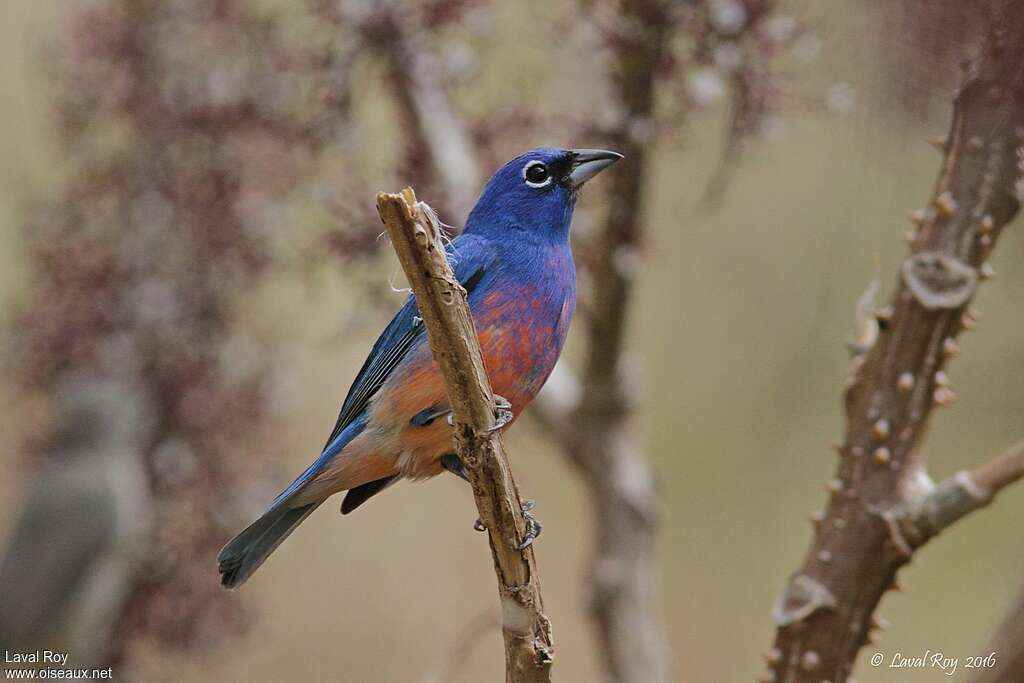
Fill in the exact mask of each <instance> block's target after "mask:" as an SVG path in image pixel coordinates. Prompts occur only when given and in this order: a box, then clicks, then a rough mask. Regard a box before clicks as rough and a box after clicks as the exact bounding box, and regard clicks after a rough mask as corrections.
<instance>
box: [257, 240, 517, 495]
mask: <svg viewBox="0 0 1024 683" xmlns="http://www.w3.org/2000/svg"><path fill="white" fill-rule="evenodd" d="M446 252H447V254H448V260H449V262H450V263H451V264H452V270H453V271H454V273H455V277H456V279H457V280H458V281H459V283H460V284H462V286H463V287H464V288H465V289H466V291H467V292H472V291H473V288H474V287H476V286H477V285H478V284H479V283H480V281H481V280H482V279H483V277H484V275H485V274H486V273H487V271H488V269H490V268H492V267H493V266H494V264H495V263H496V261H497V255H496V254H495V252H494V249H493V247H492V246H491V245H490V243H489V242H488V241H487V240H485V239H483V238H481V237H479V236H477V235H461V236H459V237H457V238H456V239H455V240H453V241H452V243H451V244H450V245H449V246H448V248H447V249H446ZM425 334H426V328H425V327H424V325H423V320H422V319H420V317H419V308H418V307H417V306H416V301H415V299H413V297H412V296H410V297H409V298H408V299H406V301H405V304H404V305H403V306H402V308H401V309H400V310H399V311H398V313H396V314H395V317H394V318H392V319H391V322H390V323H388V326H387V327H386V328H385V329H384V332H382V333H381V335H380V337H379V338H378V339H377V342H376V343H375V344H374V345H373V349H372V350H371V351H370V355H369V357H367V359H366V361H365V362H364V363H363V367H362V368H361V369H360V370H359V374H357V375H356V379H355V381H354V382H353V383H352V386H351V388H349V390H348V395H347V396H346V397H345V401H344V403H342V405H341V411H340V412H339V414H338V420H337V422H336V423H335V425H334V429H333V430H332V431H331V435H330V436H329V437H328V439H327V443H326V444H324V449H323V451H322V452H321V454H320V457H319V458H317V459H316V461H315V462H314V463H313V464H312V465H310V466H309V467H308V468H307V469H306V471H305V472H303V473H302V474H301V475H299V477H298V478H297V479H296V480H295V481H294V482H292V484H291V485H290V486H289V487H288V488H287V489H285V490H284V491H282V492H281V495H279V496H278V497H277V499H275V501H274V505H276V504H278V503H280V502H282V501H284V500H286V499H287V498H290V497H291V496H292V494H294V493H295V492H296V491H298V490H299V489H300V488H301V487H302V486H303V485H304V484H305V483H306V482H308V481H309V480H310V479H312V478H313V477H315V476H316V475H317V473H318V472H320V470H322V469H323V467H324V466H325V465H326V464H327V463H328V462H330V460H331V459H332V458H334V456H336V455H337V454H338V453H339V452H341V449H342V448H344V447H345V444H347V443H348V442H349V441H351V440H352V439H353V438H355V436H356V435H358V434H359V433H360V432H361V431H362V430H363V427H365V425H366V415H365V411H366V407H367V405H369V403H370V399H372V398H373V396H374V394H376V393H377V391H378V390H379V389H380V388H381V386H383V384H384V382H385V381H386V380H387V378H388V377H389V376H390V375H391V373H392V372H393V371H394V369H395V368H396V367H398V365H399V364H400V363H401V362H402V359H404V358H405V356H406V355H407V354H408V353H409V350H410V349H411V348H412V347H413V346H415V345H416V343H417V342H418V341H419V340H420V339H422V338H423V337H424V335H425Z"/></svg>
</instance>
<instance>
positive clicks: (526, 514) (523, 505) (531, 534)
mask: <svg viewBox="0 0 1024 683" xmlns="http://www.w3.org/2000/svg"><path fill="white" fill-rule="evenodd" d="M519 506H520V509H521V510H522V511H523V519H524V520H525V521H526V533H525V534H524V535H523V541H522V543H520V544H519V545H517V546H515V548H516V550H518V551H519V552H522V551H523V550H526V549H527V548H529V547H530V546H531V545H533V542H534V541H536V540H537V537H538V536H540V532H541V531H542V530H543V529H544V525H542V524H541V523H540V522H539V521H538V520H537V518H536V517H534V516H533V515H532V514H530V511H531V510H533V509H534V508H535V507H537V503H536V502H535V501H532V500H530V499H529V498H524V499H522V500H520V501H519ZM473 528H474V529H476V530H477V531H487V527H486V526H484V523H483V522H481V521H480V520H479V519H477V520H476V521H475V522H473Z"/></svg>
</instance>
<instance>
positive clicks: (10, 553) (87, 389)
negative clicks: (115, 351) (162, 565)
mask: <svg viewBox="0 0 1024 683" xmlns="http://www.w3.org/2000/svg"><path fill="white" fill-rule="evenodd" d="M142 397H143V394H142V392H141V391H140V390H139V387H138V386H137V385H136V383H135V382H133V381H132V380H130V379H128V378H124V377H113V376H104V375H98V374H94V373H74V374H73V376H71V377H69V378H66V379H65V380H63V381H62V382H60V383H59V386H58V387H57V389H56V391H55V398H56V401H55V402H56V404H57V416H58V425H57V430H56V433H55V435H54V438H53V440H52V444H51V447H50V448H49V449H48V452H47V454H46V459H45V461H44V464H43V465H42V466H41V468H40V470H39V473H38V476H36V478H35V480H34V481H33V482H32V483H31V484H29V485H28V486H27V487H26V488H27V491H26V496H25V501H24V503H23V505H22V506H21V510H20V513H19V514H18V520H17V522H16V523H15V525H14V527H13V529H12V531H11V534H10V536H9V538H8V540H7V543H6V547H5V549H4V552H3V554H2V556H0V595H2V596H4V597H3V602H4V606H3V609H2V610H0V642H2V643H4V644H5V645H6V646H8V647H10V648H11V650H12V651H13V650H21V651H26V652H30V651H35V650H36V649H38V648H41V647H44V646H46V647H53V646H54V643H57V644H60V643H63V644H64V645H65V646H67V648H68V649H69V650H70V651H72V652H74V653H76V655H75V656H80V658H81V659H82V661H81V662H79V663H80V664H82V665H83V666H97V665H99V664H100V663H101V661H102V660H103V658H104V657H105V654H104V653H105V643H106V642H107V639H108V638H109V636H110V633H111V629H113V628H114V626H115V623H116V620H117V618H118V617H119V616H120V613H121V611H122V609H123V605H124V601H125V600H126V599H127V596H128V593H129V591H130V587H131V585H132V581H133V580H134V579H135V577H136V576H137V573H138V571H139V568H140V567H141V566H142V565H143V563H144V560H145V554H146V544H147V542H148V538H149V534H150V531H151V528H152V519H153V513H152V502H151V500H150V495H149V487H148V484H147V479H146V474H145V470H144V467H143V460H142V456H143V453H144V447H145V443H146V441H147V439H148V438H149V435H150V434H151V433H152V430H153V425H154V424H155V421H154V419H153V415H151V414H150V413H149V412H147V411H146V409H145V408H144V407H143V400H142Z"/></svg>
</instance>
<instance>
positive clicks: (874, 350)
mask: <svg viewBox="0 0 1024 683" xmlns="http://www.w3.org/2000/svg"><path fill="white" fill-rule="evenodd" d="M1022 143H1024V7H1021V6H1020V5H1019V3H1006V4H1005V5H1004V9H1003V12H1002V17H1001V20H1000V21H999V22H998V23H997V24H996V27H995V28H994V29H993V30H992V31H991V32H990V34H989V35H988V37H987V39H986V44H985V47H984V50H983V51H982V53H981V54H980V56H979V57H978V58H977V59H976V60H974V62H973V63H972V64H971V65H970V66H969V67H968V70H967V74H966V79H965V82H964V85H963V86H962V88H961V89H960V92H959V93H958V94H957V96H956V99H955V101H954V111H953V121H952V125H951V128H950V132H949V135H948V138H947V140H946V143H945V159H944V162H943V164H942V168H941V170H940V172H939V176H938V181H937V183H936V186H935V189H934V193H933V197H932V200H931V201H930V203H929V205H928V207H927V208H925V209H922V210H921V211H917V212H915V213H914V215H913V220H914V222H915V224H916V229H915V230H914V231H912V232H911V233H910V234H909V235H908V237H909V240H910V244H911V250H910V255H909V256H908V257H907V259H906V260H905V261H904V263H903V266H902V268H901V271H900V278H899V284H898V286H897V290H896V293H895V295H894V298H893V300H892V302H891V305H890V306H887V307H886V308H885V309H883V310H882V312H881V314H880V316H879V331H878V334H877V339H875V340H874V341H873V344H871V345H870V346H869V348H867V349H866V350H865V351H864V352H863V353H861V354H860V355H857V356H855V357H854V359H853V361H852V362H851V371H850V379H849V381H848V385H847V390H846V394H845V408H846V416H847V429H846V436H845V439H844V441H843V444H842V445H841V446H840V448H839V451H840V463H839V468H838V473H837V476H836V478H835V479H833V480H831V481H830V482H828V485H827V488H828V490H829V492H830V494H831V495H830V499H829V503H828V506H827V509H826V511H825V512H824V513H823V514H821V515H818V516H817V518H816V521H817V524H818V526H817V530H816V534H815V537H814V540H813V542H812V544H811V548H810V551H809V552H808V555H807V557H806V559H805V561H804V563H803V565H802V566H801V567H800V569H798V570H797V572H796V573H795V574H794V575H793V576H792V577H791V578H790V580H789V582H788V584H787V586H786V587H785V589H784V590H783V591H782V594H781V595H780V597H779V600H778V602H777V604H776V606H775V609H774V610H773V618H774V620H775V622H776V625H777V627H778V630H777V633H776V638H775V643H774V647H773V648H772V650H771V651H770V652H769V653H768V655H767V657H766V658H767V661H768V669H767V670H766V671H765V672H764V673H763V674H762V676H761V679H762V680H764V681H786V682H787V683H798V682H799V683H821V682H822V681H832V682H834V683H839V682H841V681H845V680H846V679H847V677H848V676H849V675H850V672H851V670H852V668H853V664H854V660H855V658H856V656H857V653H858V652H859V650H860V649H861V647H862V646H863V645H864V644H865V643H867V642H868V641H869V638H871V637H873V636H872V633H871V631H872V628H873V627H877V623H875V622H874V620H873V615H874V613H875V608H876V607H877V605H878V603H879V601H880V600H881V598H882V596H883V595H884V594H885V592H886V591H888V590H890V589H891V588H892V587H893V585H894V581H895V577H896V572H897V570H898V569H899V568H900V567H902V566H903V565H905V564H906V563H907V562H909V560H910V557H911V555H912V554H913V552H914V550H916V548H918V547H920V546H921V545H922V544H923V543H925V542H926V541H927V540H929V539H930V538H932V537H933V536H934V535H935V534H936V533H938V532H939V531H940V530H942V529H943V528H945V527H946V526H948V525H949V524H952V523H953V522H954V521H956V520H957V519H959V518H960V517H962V516H963V515H965V514H967V513H969V512H971V511H972V510H974V509H977V508H978V507H981V506H982V505H984V504H985V503H987V502H988V500H989V499H990V498H991V495H993V494H994V493H995V492H996V491H997V490H998V489H999V488H1001V487H1002V486H1004V485H1006V484H1008V483H1010V482H1011V481H1014V480H1016V479H1017V478H1019V477H1020V475H1021V472H1020V468H1021V457H1022V456H1021V451H1020V449H1019V448H1018V449H1014V450H1013V451H1011V452H1009V453H1008V454H1006V455H1004V456H1003V457H1001V458H998V459H996V460H995V461H993V462H992V463H989V464H988V465H984V466H982V467H980V468H978V469H976V470H974V471H972V472H971V473H967V474H960V475H956V476H954V477H953V478H952V479H950V480H948V481H946V482H943V483H940V484H939V485H938V486H935V485H934V484H932V483H931V480H930V479H929V478H928V477H927V475H926V473H925V469H924V461H923V458H922V456H921V455H920V452H919V449H920V445H921V442H922V439H923V436H924V434H925V431H926V427H927V424H928V419H929V417H930V416H931V413H932V409H933V408H934V407H935V406H937V405H938V406H941V405H945V404H947V403H949V401H951V400H952V398H953V393H952V391H951V390H950V388H949V379H948V377H947V375H946V373H945V371H944V368H945V366H946V364H947V361H948V360H949V359H950V358H951V357H953V356H954V355H956V353H957V352H958V350H959V346H958V344H957V337H958V335H959V334H960V333H961V332H962V331H963V330H964V329H970V328H971V327H972V326H973V325H974V324H975V321H976V317H975V315H974V314H973V312H972V311H971V310H970V309H969V308H968V306H969V304H970V302H971V299H972V298H973V296H974V293H975V290H976V288H977V285H978V283H979V282H980V281H981V280H983V279H985V278H986V277H987V276H988V275H989V274H990V269H989V267H988V266H987V265H986V262H987V259H988V258H989V256H990V254H991V252H992V249H993V248H994V246H995V243H996V240H997V238H998V237H999V234H1000V232H1001V230H1002V228H1003V227H1004V226H1005V225H1006V224H1007V223H1008V222H1009V221H1010V220H1011V219H1012V218H1013V217H1014V216H1015V215H1016V214H1017V211H1018V209H1019V202H1020V192H1021V187H1022V185H1021V182H1022V181H1021V176H1022V169H1021V162H1022V149H1021V145H1022Z"/></svg>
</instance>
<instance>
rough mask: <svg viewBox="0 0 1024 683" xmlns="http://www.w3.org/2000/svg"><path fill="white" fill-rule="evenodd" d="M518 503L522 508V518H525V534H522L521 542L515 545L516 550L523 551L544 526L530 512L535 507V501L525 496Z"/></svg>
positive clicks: (535, 538) (531, 543) (534, 539)
mask: <svg viewBox="0 0 1024 683" xmlns="http://www.w3.org/2000/svg"><path fill="white" fill-rule="evenodd" d="M519 505H520V506H521V507H522V509H523V519H525V520H526V535H525V536H523V542H522V543H520V544H519V545H517V546H516V550H519V551H523V550H526V549H527V548H529V547H530V546H531V545H533V542H534V541H536V540H537V537H538V536H540V532H541V531H542V530H543V529H544V526H543V525H542V524H541V523H540V521H539V520H538V519H537V518H536V517H534V516H533V515H532V514H531V513H530V511H531V510H533V508H535V507H537V503H536V502H534V501H532V500H530V499H528V498H527V499H523V500H521V501H519Z"/></svg>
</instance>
